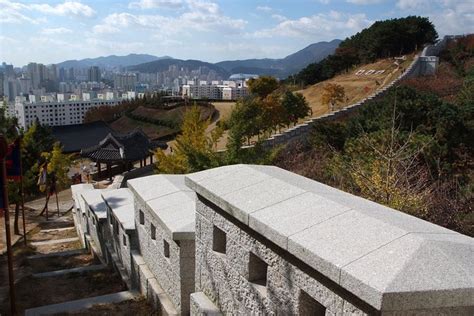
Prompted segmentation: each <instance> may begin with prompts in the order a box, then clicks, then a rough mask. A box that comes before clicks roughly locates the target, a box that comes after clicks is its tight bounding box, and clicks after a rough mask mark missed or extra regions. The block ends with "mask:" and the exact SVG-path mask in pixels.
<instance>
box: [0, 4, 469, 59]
mask: <svg viewBox="0 0 474 316" xmlns="http://www.w3.org/2000/svg"><path fill="white" fill-rule="evenodd" d="M407 15H422V16H427V17H429V18H430V19H431V21H432V22H433V23H434V24H435V26H436V28H437V30H438V32H439V33H440V35H444V34H462V33H473V32H474V0H276V1H275V0H273V1H270V0H254V1H251V0H239V1H236V0H215V1H212V0H122V1H117V0H116V1H111V0H95V1H89V0H82V1H73V0H68V1H64V0H61V1H40V0H36V1H35V0H31V1H21V0H0V41H1V44H0V61H6V62H8V63H13V64H14V65H16V66H21V65H24V64H26V63H28V62H30V61H36V62H42V63H47V64H49V63H55V62H61V61H63V60H67V59H82V58H87V57H98V56H105V55H112V54H115V55H126V54H129V53H147V54H153V55H157V56H163V55H168V56H172V57H175V58H182V59H200V60H204V61H209V62H216V61H221V60H232V59H246V58H263V57H269V58H279V57H284V56H286V55H288V54H291V53H293V52H295V51H297V50H299V49H302V48H304V47H306V46H307V45H309V44H311V43H315V42H319V41H330V40H332V39H335V38H340V39H344V38H345V37H347V36H350V35H352V34H355V33H356V32H358V31H360V30H361V29H363V28H365V27H367V26H369V25H370V24H371V23H373V22H374V21H377V20H383V19H387V18H393V17H402V16H407Z"/></svg>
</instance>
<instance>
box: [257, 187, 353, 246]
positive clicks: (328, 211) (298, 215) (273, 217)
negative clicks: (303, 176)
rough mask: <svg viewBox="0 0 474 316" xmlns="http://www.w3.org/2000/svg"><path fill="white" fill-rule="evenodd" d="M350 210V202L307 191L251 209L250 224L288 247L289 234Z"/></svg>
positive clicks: (278, 243)
mask: <svg viewBox="0 0 474 316" xmlns="http://www.w3.org/2000/svg"><path fill="white" fill-rule="evenodd" d="M348 210H349V208H348V207H346V206H342V205H340V204H338V203H335V202H333V201H331V200H327V199H324V198H322V197H321V196H319V195H316V194H314V193H311V192H307V193H304V194H301V195H297V196H295V197H293V198H290V199H287V200H285V201H283V202H280V203H277V204H273V205H271V206H269V207H267V208H264V209H261V210H259V211H257V212H254V213H251V214H250V215H249V226H250V228H252V229H254V230H255V231H257V232H259V233H261V234H262V235H264V236H266V237H267V238H268V239H270V240H271V241H273V242H274V243H276V244H277V245H279V246H280V247H282V248H283V249H287V246H288V237H289V236H291V235H293V234H295V233H297V232H300V231H302V230H304V229H307V228H309V227H311V226H313V225H315V224H318V223H321V222H323V221H325V220H327V219H329V218H331V217H333V216H336V215H338V214H341V213H344V212H347V211H348Z"/></svg>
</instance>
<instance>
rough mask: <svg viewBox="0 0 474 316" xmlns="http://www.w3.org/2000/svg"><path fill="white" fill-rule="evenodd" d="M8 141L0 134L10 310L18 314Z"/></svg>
mask: <svg viewBox="0 0 474 316" xmlns="http://www.w3.org/2000/svg"><path fill="white" fill-rule="evenodd" d="M7 150H8V146H7V141H6V140H5V137H4V136H3V134H0V173H1V175H0V176H1V177H2V180H3V183H2V186H3V187H2V188H1V189H2V194H3V204H4V210H5V212H4V213H5V233H6V235H7V236H6V237H7V238H6V239H7V257H8V279H9V285H10V311H11V314H12V315H16V306H15V278H14V276H13V252H12V241H11V236H10V213H9V210H8V192H7V186H6V184H7V177H6V168H5V157H6V155H7Z"/></svg>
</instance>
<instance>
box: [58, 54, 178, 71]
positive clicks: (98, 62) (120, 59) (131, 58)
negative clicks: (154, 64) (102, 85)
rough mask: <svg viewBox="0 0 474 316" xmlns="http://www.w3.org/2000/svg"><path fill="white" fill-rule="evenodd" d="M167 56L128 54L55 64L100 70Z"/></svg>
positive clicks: (146, 61)
mask: <svg viewBox="0 0 474 316" xmlns="http://www.w3.org/2000/svg"><path fill="white" fill-rule="evenodd" d="M169 58H171V57H169V56H163V57H157V56H153V55H148V54H129V55H127V56H116V55H111V56H105V57H103V56H102V57H97V58H86V59H81V60H66V61H63V62H62V63H59V64H57V66H58V68H61V67H63V68H71V67H74V68H89V67H91V66H99V67H101V68H116V67H120V66H122V67H129V66H133V65H138V64H143V63H148V62H151V61H155V60H162V59H169Z"/></svg>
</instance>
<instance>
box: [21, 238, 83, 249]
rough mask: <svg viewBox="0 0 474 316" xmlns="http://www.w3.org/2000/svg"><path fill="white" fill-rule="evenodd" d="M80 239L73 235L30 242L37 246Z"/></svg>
mask: <svg viewBox="0 0 474 316" xmlns="http://www.w3.org/2000/svg"><path fill="white" fill-rule="evenodd" d="M78 240H79V237H72V238H64V239H52V240H45V241H32V242H31V243H30V244H31V245H32V246H35V247H36V246H44V245H54V244H63V243H68V242H74V241H78Z"/></svg>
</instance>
